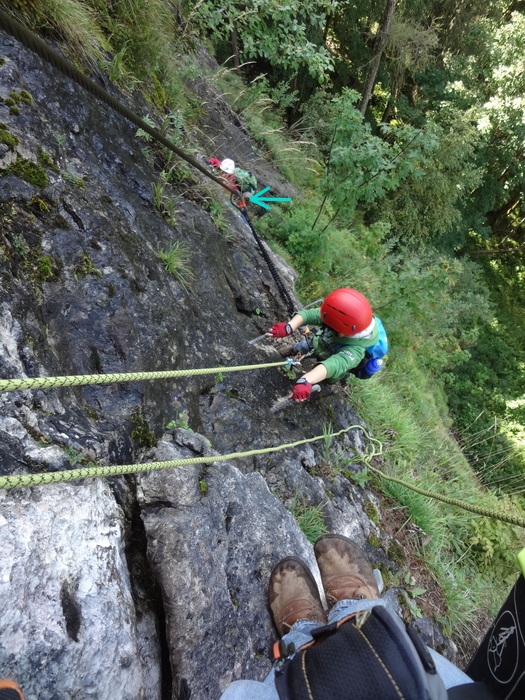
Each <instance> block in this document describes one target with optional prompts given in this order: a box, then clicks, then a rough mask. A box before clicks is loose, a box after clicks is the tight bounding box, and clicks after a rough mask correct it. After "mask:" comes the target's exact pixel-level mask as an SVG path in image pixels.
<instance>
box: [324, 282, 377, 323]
mask: <svg viewBox="0 0 525 700" xmlns="http://www.w3.org/2000/svg"><path fill="white" fill-rule="evenodd" d="M321 320H322V322H323V323H325V324H326V325H327V326H329V327H330V328H332V329H333V330H334V331H336V332H337V333H340V334H341V335H356V334H357V333H362V332H363V331H366V330H367V329H368V328H369V326H371V324H372V320H373V319H372V307H371V306H370V302H369V301H368V299H367V298H366V297H364V296H363V295H362V294H361V292H358V291H356V290H355V289H350V288H349V287H343V288H342V289H336V290H335V291H334V292H331V293H330V294H329V295H328V296H327V297H326V299H325V300H324V301H323V303H322V304H321Z"/></svg>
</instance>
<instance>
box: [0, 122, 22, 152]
mask: <svg viewBox="0 0 525 700" xmlns="http://www.w3.org/2000/svg"><path fill="white" fill-rule="evenodd" d="M0 143H5V145H6V146H8V147H9V150H10V151H14V150H15V148H16V147H17V145H18V138H17V137H16V136H15V135H14V134H12V133H11V132H10V131H8V130H7V129H4V128H1V129H0Z"/></svg>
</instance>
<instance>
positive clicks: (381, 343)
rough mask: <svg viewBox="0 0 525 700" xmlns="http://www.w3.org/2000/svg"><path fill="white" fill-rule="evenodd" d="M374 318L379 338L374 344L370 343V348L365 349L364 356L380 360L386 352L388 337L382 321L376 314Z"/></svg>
mask: <svg viewBox="0 0 525 700" xmlns="http://www.w3.org/2000/svg"><path fill="white" fill-rule="evenodd" d="M375 319H376V323H377V325H378V327H379V338H378V340H377V343H376V344H375V345H372V347H371V348H367V349H366V356H367V357H369V358H370V357H372V358H374V359H375V360H380V359H381V358H382V357H384V356H385V355H386V354H387V352H388V338H387V336H386V331H385V327H384V326H383V322H382V321H381V319H380V318H378V317H377V316H376V317H375Z"/></svg>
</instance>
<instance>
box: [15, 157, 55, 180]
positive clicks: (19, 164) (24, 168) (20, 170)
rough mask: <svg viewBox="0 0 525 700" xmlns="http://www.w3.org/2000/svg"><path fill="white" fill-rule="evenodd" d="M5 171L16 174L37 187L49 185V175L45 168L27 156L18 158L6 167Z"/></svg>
mask: <svg viewBox="0 0 525 700" xmlns="http://www.w3.org/2000/svg"><path fill="white" fill-rule="evenodd" d="M5 172H6V173H8V174H11V175H16V176H17V177H19V178H21V179H22V180H25V181H26V182H28V183H29V184H30V185H34V186H35V187H47V186H48V185H49V177H48V175H47V173H46V171H45V170H44V168H42V167H41V166H40V165H38V164H37V163H33V161H31V160H26V159H25V158H17V159H16V161H15V162H14V163H12V164H11V165H9V166H8V167H7V168H6V169H5Z"/></svg>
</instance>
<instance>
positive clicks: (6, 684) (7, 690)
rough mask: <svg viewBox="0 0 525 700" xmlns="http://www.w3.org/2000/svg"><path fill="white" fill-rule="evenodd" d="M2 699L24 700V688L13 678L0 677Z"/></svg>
mask: <svg viewBox="0 0 525 700" xmlns="http://www.w3.org/2000/svg"><path fill="white" fill-rule="evenodd" d="M0 700H24V694H23V693H22V689H21V688H20V686H19V685H18V683H17V682H16V681H13V680H12V679H11V678H0Z"/></svg>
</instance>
